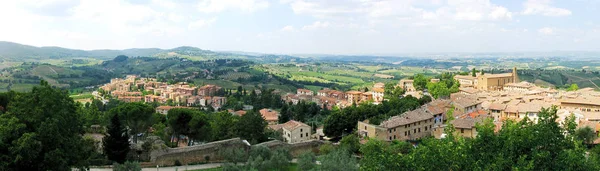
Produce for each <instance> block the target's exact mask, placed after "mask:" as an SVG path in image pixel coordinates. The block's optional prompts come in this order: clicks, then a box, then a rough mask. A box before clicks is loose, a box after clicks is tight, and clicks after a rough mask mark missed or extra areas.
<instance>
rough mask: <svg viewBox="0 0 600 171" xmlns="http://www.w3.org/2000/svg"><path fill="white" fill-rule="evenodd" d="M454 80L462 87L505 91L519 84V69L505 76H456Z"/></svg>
mask: <svg viewBox="0 0 600 171" xmlns="http://www.w3.org/2000/svg"><path fill="white" fill-rule="evenodd" d="M454 79H455V80H457V81H458V82H459V83H460V86H461V87H473V88H476V89H479V90H485V91H495V90H503V89H504V87H505V85H509V86H512V84H511V83H517V82H519V76H518V74H517V68H516V67H515V68H513V71H512V73H503V74H476V76H475V77H473V76H472V75H456V76H454Z"/></svg>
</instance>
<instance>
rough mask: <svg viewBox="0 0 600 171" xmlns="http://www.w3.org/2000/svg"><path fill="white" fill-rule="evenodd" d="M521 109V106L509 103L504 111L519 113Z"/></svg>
mask: <svg viewBox="0 0 600 171" xmlns="http://www.w3.org/2000/svg"><path fill="white" fill-rule="evenodd" d="M518 111H519V107H517V106H516V105H507V106H506V109H504V112H508V113H517V112H518Z"/></svg>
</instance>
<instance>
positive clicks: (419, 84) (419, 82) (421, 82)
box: [413, 74, 429, 90]
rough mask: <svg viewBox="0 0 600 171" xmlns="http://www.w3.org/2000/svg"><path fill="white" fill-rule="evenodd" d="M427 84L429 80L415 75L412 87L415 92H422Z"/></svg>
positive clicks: (421, 75)
mask: <svg viewBox="0 0 600 171" xmlns="http://www.w3.org/2000/svg"><path fill="white" fill-rule="evenodd" d="M428 82H429V78H427V77H425V75H423V74H417V75H415V78H414V81H413V86H414V87H415V89H417V90H424V89H425V88H427V83H428Z"/></svg>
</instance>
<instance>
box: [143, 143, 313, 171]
mask: <svg viewBox="0 0 600 171" xmlns="http://www.w3.org/2000/svg"><path fill="white" fill-rule="evenodd" d="M322 144H324V142H323V141H320V140H310V141H305V142H300V143H294V144H288V143H285V142H281V141H279V140H273V141H267V142H263V143H260V144H256V145H253V146H266V147H268V148H270V149H276V148H282V147H283V148H288V149H289V151H290V153H291V154H292V156H294V157H298V156H299V155H300V154H302V153H306V152H313V153H315V154H318V153H319V148H320V147H321V145H322ZM224 148H243V149H245V150H246V151H249V148H250V146H248V144H247V143H246V142H244V141H243V140H241V139H240V138H233V139H228V140H222V141H215V142H210V143H206V144H202V145H196V146H190V147H180V148H166V149H163V150H155V151H152V152H151V154H150V162H149V163H144V165H149V166H155V165H160V166H171V165H174V163H175V161H177V160H179V162H180V163H181V164H183V165H185V164H189V163H199V162H218V161H222V160H223V157H222V156H220V155H219V151H220V150H222V149H224ZM206 156H208V158H209V161H206Z"/></svg>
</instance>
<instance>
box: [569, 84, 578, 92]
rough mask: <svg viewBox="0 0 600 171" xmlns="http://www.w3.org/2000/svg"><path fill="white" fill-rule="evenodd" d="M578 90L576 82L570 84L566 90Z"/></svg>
mask: <svg viewBox="0 0 600 171" xmlns="http://www.w3.org/2000/svg"><path fill="white" fill-rule="evenodd" d="M577 90H579V86H577V84H571V86H569V88H567V91H577Z"/></svg>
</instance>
